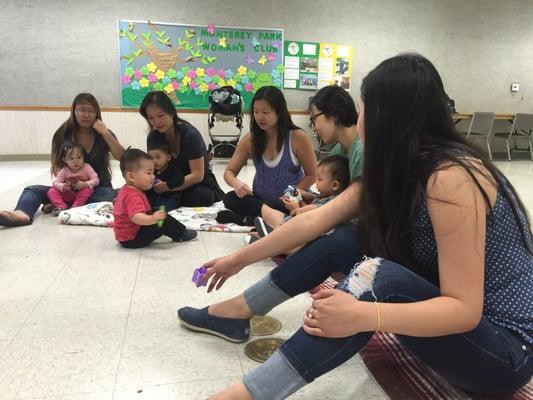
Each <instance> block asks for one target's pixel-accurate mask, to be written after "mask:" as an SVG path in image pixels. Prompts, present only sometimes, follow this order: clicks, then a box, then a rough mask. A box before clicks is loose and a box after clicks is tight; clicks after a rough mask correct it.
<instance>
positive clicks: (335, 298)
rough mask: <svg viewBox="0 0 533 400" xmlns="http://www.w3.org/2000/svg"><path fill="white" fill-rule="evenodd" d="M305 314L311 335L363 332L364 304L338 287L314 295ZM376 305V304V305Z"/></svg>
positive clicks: (305, 320)
mask: <svg viewBox="0 0 533 400" xmlns="http://www.w3.org/2000/svg"><path fill="white" fill-rule="evenodd" d="M312 297H313V299H314V300H313V303H312V304H311V307H309V308H308V309H307V311H306V312H305V315H304V326H303V328H304V331H305V332H306V333H308V334H309V335H313V336H323V337H329V338H341V337H347V336H351V335H355V334H356V333H359V332H363V331H364V329H362V323H361V322H362V320H365V318H362V317H363V313H362V308H363V307H362V306H363V305H364V306H366V305H367V304H368V305H371V306H374V305H373V304H371V303H368V302H366V303H367V304H363V305H362V304H361V303H365V302H360V301H359V300H357V299H356V298H355V297H354V296H352V295H351V294H349V293H346V292H343V291H342V290H337V289H322V290H321V291H319V292H318V293H315V294H314V295H313V296H312ZM374 307H375V306H374Z"/></svg>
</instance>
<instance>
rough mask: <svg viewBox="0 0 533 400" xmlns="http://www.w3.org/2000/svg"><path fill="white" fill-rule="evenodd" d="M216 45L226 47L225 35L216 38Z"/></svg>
mask: <svg viewBox="0 0 533 400" xmlns="http://www.w3.org/2000/svg"><path fill="white" fill-rule="evenodd" d="M218 45H219V46H221V47H226V37H221V38H220V39H218Z"/></svg>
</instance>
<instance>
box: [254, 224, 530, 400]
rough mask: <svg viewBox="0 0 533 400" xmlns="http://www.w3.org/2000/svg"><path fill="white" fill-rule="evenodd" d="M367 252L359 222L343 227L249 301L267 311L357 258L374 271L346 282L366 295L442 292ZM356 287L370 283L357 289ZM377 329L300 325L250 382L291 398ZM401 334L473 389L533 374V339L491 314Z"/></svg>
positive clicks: (498, 388)
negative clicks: (442, 328) (464, 325)
mask: <svg viewBox="0 0 533 400" xmlns="http://www.w3.org/2000/svg"><path fill="white" fill-rule="evenodd" d="M363 260H364V257H363V254H362V252H361V250H360V247H359V245H358V240H357V238H356V235H355V232H354V231H353V228H350V227H347V226H341V227H337V228H336V229H335V231H334V232H333V233H331V234H329V235H325V236H322V237H321V238H319V239H317V240H315V241H313V242H311V243H309V244H307V245H306V246H305V247H304V248H303V249H302V250H300V251H299V252H298V253H296V254H295V255H293V256H290V257H288V258H287V259H286V260H285V262H284V263H282V264H281V265H280V266H279V267H277V268H275V269H274V270H273V271H272V272H271V273H270V275H269V276H267V277H265V278H264V279H263V280H262V281H260V282H258V283H257V284H255V285H254V286H252V287H250V288H249V289H247V290H246V291H245V293H244V295H245V299H246V302H247V304H248V306H249V307H250V309H251V311H252V312H253V313H254V314H259V315H263V314H265V313H267V312H268V311H269V310H270V309H272V308H273V307H275V306H276V305H277V304H279V303H280V302H282V301H284V300H286V299H287V298H289V297H293V296H295V295H297V294H299V293H302V292H305V291H307V290H309V289H311V288H313V287H315V286H316V285H317V284H319V283H320V282H321V281H323V280H324V279H325V278H326V277H327V276H328V275H330V274H331V273H332V272H338V271H341V272H348V270H350V269H352V266H353V265H354V264H357V263H359V265H358V266H357V267H356V268H355V269H354V271H355V272H357V271H358V269H360V268H362V269H364V270H365V271H366V272H367V274H361V275H360V276H359V274H357V273H354V272H353V271H352V272H350V274H349V276H348V277H347V278H346V279H345V280H344V281H343V282H342V283H341V284H340V289H341V290H345V291H347V292H349V293H351V294H353V295H354V296H355V297H357V298H358V299H359V300H360V301H372V302H373V301H379V302H386V303H387V302H389V303H409V302H416V301H423V300H427V299H431V298H434V297H437V296H439V295H440V290H439V288H438V287H437V286H435V285H434V284H432V283H430V282H428V281H427V280H425V279H424V278H422V277H420V276H418V275H416V274H415V273H413V272H411V271H410V270H408V269H407V268H405V267H403V266H401V265H398V264H396V263H393V262H391V261H387V260H382V259H368V260H365V261H363ZM369 271H370V273H371V276H373V280H371V281H370V280H368V278H367V279H366V281H365V280H364V279H363V278H362V277H363V276H368V272H369ZM350 283H353V284H350ZM353 288H364V289H363V290H360V293H355V292H354V289H353ZM365 288H366V289H365ZM303 311H304V310H302V312H303ZM372 334H373V332H363V333H359V334H356V335H353V336H349V337H345V338H337V339H330V338H321V337H317V336H311V335H308V334H307V333H305V331H304V330H303V329H302V328H300V329H299V330H298V331H297V332H296V333H295V334H294V335H293V336H292V337H291V338H290V339H288V340H287V341H286V342H285V343H284V344H283V345H282V346H281V347H280V349H279V350H278V351H277V352H276V353H274V355H273V356H272V357H271V358H270V359H269V360H268V361H267V362H265V363H264V364H262V365H261V366H259V367H258V368H256V369H255V370H253V371H251V372H250V373H249V374H247V375H246V376H245V377H244V384H245V386H246V387H247V389H248V390H249V391H250V393H251V394H252V396H253V398H254V399H256V400H257V399H278V398H285V397H287V396H289V395H290V394H292V393H294V392H295V391H296V390H298V389H299V388H301V387H302V386H304V385H306V384H307V383H310V382H312V381H313V380H314V379H316V378H317V377H319V376H321V375H323V374H325V373H327V372H328V371H331V370H332V369H334V368H336V367H337V366H339V365H341V364H342V363H344V362H345V361H347V360H349V359H350V358H351V357H353V356H354V355H355V354H357V352H358V351H359V350H360V349H361V348H363V347H364V346H365V344H366V343H367V341H368V340H369V339H370V338H371V336H372ZM398 338H399V340H400V341H401V342H402V343H403V344H404V345H405V346H406V347H407V348H409V349H410V350H411V351H412V352H413V353H414V354H415V355H416V356H417V357H418V358H420V359H421V360H422V361H423V362H424V363H426V365H428V366H429V367H430V368H432V369H433V370H434V371H435V372H436V373H438V374H439V375H440V376H441V377H443V378H444V379H446V380H447V381H448V382H450V383H451V384H453V385H456V386H457V387H459V388H461V389H463V390H466V391H468V392H473V393H480V394H491V393H502V392H506V391H511V390H514V389H516V388H518V387H520V386H522V385H524V384H526V383H527V382H528V381H529V379H530V378H531V376H532V374H533V352H532V349H531V346H528V345H527V344H525V343H522V342H521V340H520V338H519V337H518V336H517V335H515V334H514V333H513V332H512V331H510V330H507V329H505V328H503V327H500V326H497V325H495V324H493V323H491V322H490V321H488V320H487V319H486V318H485V317H482V319H481V321H480V323H479V325H478V326H477V327H476V328H475V329H474V330H473V331H471V332H467V333H463V334H454V335H447V336H439V337H410V336H403V335H398Z"/></svg>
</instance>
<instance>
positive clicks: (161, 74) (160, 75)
mask: <svg viewBox="0 0 533 400" xmlns="http://www.w3.org/2000/svg"><path fill="white" fill-rule="evenodd" d="M164 76H165V73H164V72H163V71H162V70H160V69H158V70H157V71H156V73H155V77H156V78H157V80H161V79H163V77H164Z"/></svg>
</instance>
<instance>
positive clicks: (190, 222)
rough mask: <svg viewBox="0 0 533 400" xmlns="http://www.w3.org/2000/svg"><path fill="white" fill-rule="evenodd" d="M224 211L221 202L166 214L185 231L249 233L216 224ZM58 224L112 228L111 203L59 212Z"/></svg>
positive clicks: (244, 229) (243, 227) (230, 225)
mask: <svg viewBox="0 0 533 400" xmlns="http://www.w3.org/2000/svg"><path fill="white" fill-rule="evenodd" d="M221 210H225V208H224V205H223V204H222V202H221V201H219V202H218V203H215V204H213V205H212V206H211V207H180V208H178V209H177V210H172V211H170V212H169V213H168V214H169V215H170V216H171V217H173V218H175V219H177V220H178V221H179V222H181V223H182V224H183V225H185V226H186V227H187V229H191V230H195V231H208V232H250V231H251V230H252V228H251V227H249V226H240V225H237V224H220V223H218V222H217V220H216V218H217V213H218V212H219V211H221ZM58 220H59V223H61V224H67V225H95V226H107V227H111V226H113V203H111V202H109V201H103V202H100V203H91V204H86V205H84V206H81V207H75V208H70V209H68V210H65V211H61V212H60V213H59V216H58Z"/></svg>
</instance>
